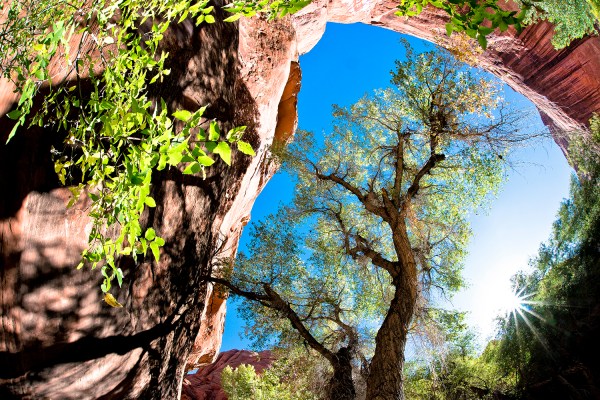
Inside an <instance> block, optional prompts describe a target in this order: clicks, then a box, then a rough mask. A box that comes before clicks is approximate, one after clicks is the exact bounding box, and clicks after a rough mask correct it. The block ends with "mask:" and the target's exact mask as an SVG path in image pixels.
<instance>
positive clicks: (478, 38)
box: [477, 35, 487, 50]
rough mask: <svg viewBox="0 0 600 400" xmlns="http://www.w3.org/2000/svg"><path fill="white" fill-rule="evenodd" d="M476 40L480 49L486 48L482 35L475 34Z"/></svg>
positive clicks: (485, 41)
mask: <svg viewBox="0 0 600 400" xmlns="http://www.w3.org/2000/svg"><path fill="white" fill-rule="evenodd" d="M477 41H478V42H479V45H480V46H481V48H482V49H484V50H485V49H487V39H486V38H485V36H484V35H477Z"/></svg>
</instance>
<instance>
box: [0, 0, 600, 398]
mask: <svg viewBox="0 0 600 400" xmlns="http://www.w3.org/2000/svg"><path fill="white" fill-rule="evenodd" d="M393 12H394V4H393V3H392V2H390V1H361V0H355V1H353V0H343V1H340V0H333V1H328V0H317V1H315V2H313V3H312V4H311V5H309V6H308V7H307V8H306V9H304V10H302V11H301V12H299V13H298V14H297V15H295V16H293V17H286V18H284V19H282V20H278V21H274V22H266V21H263V20H260V19H258V18H253V19H250V20H241V21H240V22H239V23H233V24H231V23H230V24H226V23H220V22H218V23H216V24H213V25H210V26H204V25H203V26H202V27H199V28H194V27H193V26H192V25H191V23H190V22H189V21H185V22H184V23H182V24H180V25H178V26H176V27H172V28H171V30H170V31H169V35H171V36H170V39H171V40H170V41H169V43H170V46H171V47H170V48H169V51H170V55H171V65H170V68H171V70H172V71H171V75H170V76H169V79H168V80H166V81H165V83H164V84H163V86H162V88H161V89H160V94H161V95H162V96H163V97H165V98H166V99H167V100H168V102H169V104H170V105H171V106H172V107H181V106H184V107H186V108H187V109H190V110H193V109H196V108H198V107H200V106H201V105H204V104H210V107H209V108H208V109H207V116H208V117H209V118H215V119H217V120H218V121H219V122H220V123H221V124H222V125H223V126H224V127H230V126H234V125H248V127H249V129H248V136H247V137H246V140H249V141H250V142H251V144H252V145H253V147H254V148H255V149H257V155H256V157H254V158H251V159H250V158H248V157H245V156H243V155H241V154H234V157H233V160H232V167H227V166H225V165H223V163H217V164H215V165H214V166H213V167H211V168H210V170H209V171H210V172H209V174H208V176H207V178H206V179H204V180H203V179H202V178H201V177H196V176H185V175H182V174H181V172H180V171H178V170H175V169H171V170H169V171H166V172H162V173H159V174H157V175H156V177H154V188H155V189H154V193H153V197H154V198H155V199H156V201H157V207H156V208H155V209H153V210H152V212H151V213H150V214H148V215H147V216H145V218H146V222H148V223H150V224H152V226H154V227H155V228H156V229H157V232H158V234H159V235H161V236H162V237H163V238H165V240H166V245H165V247H164V248H163V249H162V251H161V257H160V261H159V262H154V261H153V260H151V258H150V257H148V258H146V259H144V260H142V262H139V263H138V265H135V263H134V262H133V260H131V259H127V258H124V259H122V260H120V266H121V268H122V269H123V270H124V271H125V285H124V287H123V288H122V289H121V290H120V291H119V292H118V294H117V299H118V300H119V301H120V302H121V303H123V304H124V306H125V307H124V308H123V309H113V308H111V307H108V306H107V305H106V304H104V303H103V302H102V301H101V296H100V295H101V293H100V290H99V283H100V277H99V274H98V273H97V272H96V271H87V270H82V271H77V270H75V269H74V265H76V264H77V262H78V255H79V253H80V251H81V250H82V249H83V248H84V246H85V243H86V239H87V232H88V231H89V228H90V226H89V220H88V218H87V217H86V204H85V202H81V203H79V204H77V205H76V206H75V207H73V208H70V209H67V208H66V203H67V202H68V199H69V192H68V190H66V189H64V188H61V187H60V186H59V184H58V182H57V179H56V177H55V175H54V171H53V166H52V160H51V157H50V147H51V146H52V145H53V144H54V143H56V142H57V141H58V140H60V132H58V133H57V132H50V131H45V130H44V129H42V128H32V129H29V130H27V131H23V132H20V133H19V134H18V135H17V136H16V137H15V138H14V139H13V140H12V141H11V142H10V143H9V144H8V145H6V146H5V145H1V146H0V188H2V189H1V192H2V193H3V195H2V198H1V199H0V254H1V256H0V263H1V264H0V285H1V297H0V310H1V318H2V320H1V328H0V398H2V399H5V398H6V399H9V398H42V399H43V398H49V399H71V398H72V399H75V398H77V399H85V398H104V399H109V398H115V399H117V398H118V399H132V398H144V399H146V398H147V399H175V398H179V397H180V396H181V383H182V379H183V377H184V372H185V370H186V369H191V368H193V367H196V366H198V365H202V364H205V363H208V362H211V361H212V360H214V358H215V357H216V355H217V353H218V349H219V346H220V338H221V335H222V332H223V321H224V314H225V308H226V301H225V299H224V298H223V296H222V295H220V294H218V293H214V292H213V290H212V287H210V285H207V284H206V283H205V282H203V281H202V279H201V277H202V276H203V275H205V274H206V273H208V272H209V271H210V270H211V269H212V268H213V260H214V259H216V258H220V257H227V256H229V255H232V254H235V252H236V249H237V242H238V239H239V236H240V235H241V232H242V229H243V227H244V225H245V224H246V223H247V222H248V220H249V218H250V210H251V207H252V204H253V202H254V200H255V198H256V196H257V195H258V193H259V192H260V190H261V189H262V188H263V187H264V185H265V184H266V183H267V181H268V179H269V178H270V177H271V175H272V174H273V173H274V171H275V168H276V166H275V165H274V164H273V162H272V161H271V159H270V153H269V148H270V146H271V145H272V144H273V142H274V141H279V142H281V143H284V142H285V141H287V140H288V138H289V137H290V135H291V134H292V133H293V131H294V129H295V126H296V108H295V106H296V95H297V92H298V90H299V87H300V76H301V74H300V68H299V64H298V57H299V55H300V54H303V53H305V52H308V51H309V50H310V49H311V48H312V47H313V46H314V45H315V44H316V43H317V42H318V40H319V39H320V37H321V35H322V34H323V32H324V29H325V25H326V22H327V21H334V22H343V23H350V22H363V23H368V24H373V25H377V26H381V27H383V28H386V29H393V30H395V31H398V32H403V33H408V34H411V35H414V36H418V37H421V38H424V39H427V40H434V38H441V39H439V40H441V42H442V44H445V45H449V42H447V41H446V39H444V38H443V32H444V23H445V19H444V15H443V14H441V13H439V12H436V11H425V12H424V13H423V14H422V15H420V16H418V17H414V18H411V19H405V18H399V17H396V16H394V15H393ZM218 17H219V16H218ZM551 34H552V28H551V26H550V25H549V24H546V23H542V24H538V25H535V26H532V27H529V28H527V29H526V30H524V31H523V32H522V33H521V34H516V33H515V32H510V31H509V32H505V33H503V34H498V35H494V36H493V37H492V38H491V39H490V41H489V48H488V50H487V51H486V52H485V53H483V54H482V55H481V56H480V57H479V61H480V64H481V65H482V67H483V68H485V69H486V70H488V71H490V72H492V73H493V74H495V75H497V76H499V77H500V78H501V79H503V80H504V81H505V82H507V83H508V84H509V85H511V86H512V87H513V88H514V89H515V90H517V91H519V92H521V93H523V94H524V95H526V96H527V97H528V98H529V99H531V100H532V101H533V102H534V104H535V105H536V106H537V107H538V109H539V110H540V111H541V112H542V113H543V115H544V120H545V121H546V122H547V124H549V125H551V126H552V127H553V128H554V129H563V130H578V129H581V127H582V126H583V125H584V124H585V123H586V122H587V121H588V119H589V117H590V116H591V115H592V113H593V112H598V111H600V40H599V39H598V37H593V38H585V39H582V40H579V41H577V42H575V43H573V45H572V46H570V47H569V48H567V49H565V50H561V51H555V50H554V49H553V48H552V46H551V44H550V37H551ZM340 40H343V38H340ZM72 47H73V48H75V47H76V46H72ZM65 79H68V76H67V77H65ZM14 101H15V96H14V95H13V94H12V91H11V87H10V85H8V84H7V83H6V82H3V83H1V84H0V113H2V114H3V113H5V112H6V111H8V110H10V109H11V108H12V107H13V106H14V104H13V103H14ZM11 127H12V126H11V122H10V121H9V120H8V119H7V118H6V117H2V119H1V120H0V140H1V141H2V142H4V141H5V140H6V135H7V133H8V132H9V131H10V129H11ZM562 144H563V145H564V144H565V143H562Z"/></svg>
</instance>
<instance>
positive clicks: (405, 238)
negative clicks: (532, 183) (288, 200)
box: [234, 46, 531, 400]
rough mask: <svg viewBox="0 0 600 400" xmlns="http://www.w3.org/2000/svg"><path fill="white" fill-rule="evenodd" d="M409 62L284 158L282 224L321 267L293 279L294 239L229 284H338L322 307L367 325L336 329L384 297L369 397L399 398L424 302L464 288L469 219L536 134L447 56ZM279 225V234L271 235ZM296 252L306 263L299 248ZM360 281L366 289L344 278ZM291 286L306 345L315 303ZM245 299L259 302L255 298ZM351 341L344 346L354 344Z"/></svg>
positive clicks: (301, 137)
mask: <svg viewBox="0 0 600 400" xmlns="http://www.w3.org/2000/svg"><path fill="white" fill-rule="evenodd" d="M406 57H407V59H406V61H403V62H398V63H397V66H396V70H395V72H393V79H392V81H393V83H394V84H395V87H394V88H393V89H388V90H381V91H378V92H376V93H375V95H374V96H371V97H365V98H363V99H361V100H360V101H359V102H357V103H356V104H354V105H353V106H351V107H349V108H340V107H335V111H334V116H335V117H336V123H335V127H334V130H333V132H332V133H331V134H330V135H329V136H328V137H327V138H326V140H325V142H324V144H323V146H319V145H317V144H316V143H315V141H314V140H313V137H312V135H311V134H310V133H308V132H299V133H298V134H297V136H296V139H295V142H294V143H293V144H292V145H291V146H290V147H289V149H287V150H286V151H285V152H284V154H283V155H282V159H283V160H284V165H285V166H286V167H287V168H288V170H289V171H290V172H291V173H292V174H294V175H295V176H296V178H297V185H296V196H295V198H294V202H293V205H292V206H291V207H290V208H289V209H288V210H287V211H286V213H287V215H288V217H287V218H288V220H290V221H291V222H290V223H292V222H293V223H295V224H300V225H302V226H304V228H303V230H304V234H305V236H306V238H307V239H306V242H307V243H308V244H310V246H309V248H310V252H309V254H310V256H311V257H316V258H317V259H319V263H316V264H313V265H314V266H313V267H310V268H304V269H303V274H307V275H306V276H305V275H302V274H296V273H295V271H296V270H295V269H294V268H291V267H290V266H289V263H290V262H292V261H291V258H290V257H289V256H288V255H289V253H286V251H287V249H288V248H289V247H292V246H293V245H292V244H291V243H290V244H289V245H276V246H271V248H270V249H268V251H267V252H266V253H263V252H256V251H255V249H254V248H251V252H250V256H249V257H247V258H246V257H242V261H241V262H240V263H239V270H238V271H234V276H235V275H236V274H238V273H241V274H244V273H245V272H246V271H248V265H252V264H253V263H258V264H257V265H260V267H257V266H256V265H255V266H254V269H253V270H252V273H253V274H257V275H254V277H253V280H254V282H255V283H259V282H260V283H261V284H262V285H263V288H262V289H260V290H258V291H259V292H260V295H261V296H263V297H264V296H268V295H269V291H271V290H277V289H276V288H275V287H274V286H273V285H271V283H269V282H270V281H269V279H270V277H272V276H273V274H276V275H278V276H279V277H280V278H279V279H280V280H282V281H283V280H286V279H289V280H290V283H289V284H288V287H291V288H292V290H294V288H296V290H298V291H299V292H302V291H303V288H304V286H302V284H300V283H299V282H312V283H311V286H312V287H314V288H318V289H319V290H323V291H325V292H329V290H330V288H329V287H328V286H329V285H332V284H333V285H334V287H337V286H336V285H338V284H340V282H342V283H341V285H343V286H342V288H341V289H342V290H339V291H337V292H335V289H334V292H335V293H336V295H335V296H334V298H335V299H336V302H337V304H338V306H339V308H338V309H336V307H330V308H323V309H322V312H323V315H324V316H326V319H327V318H329V319H331V320H333V321H334V322H336V323H337V325H338V326H339V327H340V328H343V325H348V326H354V329H357V328H358V327H361V326H365V325H369V324H364V323H363V324H361V321H360V320H356V321H354V323H355V325H352V323H351V321H348V320H343V319H342V318H338V319H339V320H340V321H335V318H336V314H335V313H336V311H337V310H339V309H343V308H348V309H350V310H352V309H353V306H352V305H353V304H354V305H356V304H360V302H356V301H346V300H345V299H344V297H343V296H344V295H346V294H347V293H349V292H352V291H353V290H359V291H362V293H369V294H370V295H371V296H372V295H373V294H374V293H377V295H376V297H377V298H379V299H381V301H380V302H383V303H384V304H385V307H374V308H373V310H372V311H379V312H381V309H382V308H384V310H383V312H382V313H381V314H380V317H381V318H382V322H381V319H380V321H379V322H380V323H381V325H380V326H379V329H378V331H377V334H376V336H375V340H374V344H375V346H374V352H373V354H372V357H371V359H370V362H369V364H368V377H367V398H368V399H372V400H375V399H402V398H403V390H402V387H403V382H402V380H403V377H402V368H403V365H404V348H405V345H406V340H407V335H408V331H409V328H410V324H411V321H412V320H413V316H414V315H415V312H416V311H417V308H418V304H419V303H418V299H423V300H424V301H426V300H427V299H428V298H429V296H430V288H432V287H435V288H438V289H441V290H442V291H445V292H451V291H452V290H455V289H457V288H458V287H459V286H460V285H461V284H462V280H461V278H460V269H461V265H462V259H463V257H464V255H465V248H466V244H467V240H468V237H469V233H470V231H469V227H468V223H467V216H468V214H469V212H470V211H472V210H474V209H476V208H478V207H480V206H481V205H482V204H483V203H484V202H485V200H486V198H487V197H488V194H490V193H493V192H494V191H495V190H496V189H497V188H498V186H499V184H500V182H501V180H502V165H503V162H504V160H505V158H506V155H507V150H508V148H509V147H510V146H511V145H514V144H516V143H519V142H521V141H524V140H526V139H529V138H530V137H531V135H527V134H524V133H522V132H521V130H520V128H519V126H521V123H522V122H523V114H522V113H518V112H515V111H509V110H507V107H506V106H505V105H504V104H503V103H502V102H501V101H500V98H499V96H498V90H497V88H495V87H494V86H493V84H491V83H490V82H488V81H486V80H485V79H483V78H481V77H479V76H478V75H477V73H475V72H472V71H466V70H465V69H464V68H463V66H462V65H461V64H460V63H459V62H458V61H456V60H454V59H453V58H452V57H451V56H450V55H448V54H447V53H445V52H441V51H436V52H426V53H423V54H419V55H417V54H414V53H413V52H412V50H411V49H410V48H409V47H408V46H407V54H406ZM268 224H269V223H266V224H262V225H261V228H260V229H259V230H257V231H256V232H255V234H254V235H255V237H257V238H260V239H259V240H263V241H264V242H265V243H269V241H271V240H272V239H269V238H272V237H273V236H269V235H266V236H261V232H259V231H260V230H264V229H265V228H264V227H265V226H268ZM282 225H283V224H281V223H279V224H278V225H277V226H273V227H272V228H271V230H272V231H273V232H272V233H274V234H275V235H277V228H279V227H281V226H282ZM279 235H280V237H281V235H282V234H279ZM275 237H277V236H275ZM291 242H294V240H293V239H292V240H291ZM265 248H266V247H265ZM286 254H288V255H286ZM298 254H299V258H300V259H301V258H302V251H300V253H298ZM309 261H310V260H309ZM332 261H334V264H329V263H331V262H332ZM331 265H336V266H338V272H337V276H338V277H339V278H337V279H339V281H336V278H335V275H330V274H329V273H324V272H323V271H324V269H323V268H325V269H326V268H330V267H331ZM357 277H359V278H360V279H359V280H363V281H362V282H357V283H355V284H353V285H351V284H348V283H347V282H346V280H348V279H350V280H356V279H357ZM365 277H368V278H367V279H365ZM245 279H246V278H245ZM246 280H247V279H246ZM378 281H379V282H381V286H383V287H382V289H381V290H379V289H378V283H377V282H378ZM255 289H259V288H258V287H256V286H255ZM287 290H288V289H285V290H282V291H281V292H278V295H279V296H280V297H281V300H282V301H283V302H284V303H285V304H287V307H288V308H289V309H292V310H294V309H295V310H301V309H303V308H306V309H307V310H308V312H307V313H305V314H304V315H305V317H303V318H300V320H299V321H296V322H294V321H293V320H292V318H290V313H289V312H287V311H286V312H283V313H281V311H282V310H281V308H280V309H278V310H279V312H280V315H281V316H283V317H286V318H288V319H289V321H290V322H292V326H293V327H294V329H296V330H297V331H298V332H300V334H301V336H302V337H303V338H304V339H305V340H306V336H305V335H304V334H303V330H304V329H306V328H307V326H310V323H312V318H313V315H314V314H313V313H314V311H313V310H314V309H315V303H314V300H315V296H312V295H311V296H305V297H304V298H302V296H300V299H299V298H298V297H290V298H289V300H288V299H286V298H285V296H286V295H288V292H287ZM238 294H241V295H242V296H245V297H246V298H250V299H252V297H255V298H254V299H253V300H258V301H260V300H262V299H260V298H257V296H256V294H257V293H254V294H253V295H252V296H248V294H247V293H246V294H243V293H238ZM292 298H293V299H294V300H291V299H292ZM359 298H362V299H364V297H359ZM265 305H267V306H268V307H269V305H268V304H265ZM270 307H271V308H273V307H272V306H270ZM257 315H258V314H256V313H254V314H252V315H251V316H252V317H253V318H257ZM263 315H264V314H263ZM340 315H342V314H340ZM344 317H346V318H347V315H346V316H344ZM255 322H257V321H256V320H255ZM340 322H342V323H340ZM264 324H265V323H264V321H263V322H262V325H264ZM307 324H309V325H307ZM258 325H261V321H260V318H258ZM350 336H351V335H347V336H346V337H345V338H344V340H346V341H347V343H350V342H349V340H350ZM324 337H327V338H328V337H329V336H328V335H325V336H324ZM317 341H318V340H317ZM309 344H310V343H309ZM338 346H339V345H338ZM340 348H341V347H340ZM321 354H323V353H321ZM323 355H324V354H323ZM324 356H325V355H324ZM326 358H327V356H326Z"/></svg>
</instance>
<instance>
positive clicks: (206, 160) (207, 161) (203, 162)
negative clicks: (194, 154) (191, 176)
mask: <svg viewBox="0 0 600 400" xmlns="http://www.w3.org/2000/svg"><path fill="white" fill-rule="evenodd" d="M198 162H199V163H200V165H203V166H205V167H210V166H211V165H213V164H214V163H215V160H213V159H212V158H210V157H209V156H200V157H198Z"/></svg>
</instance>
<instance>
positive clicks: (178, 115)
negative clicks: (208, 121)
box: [173, 110, 192, 122]
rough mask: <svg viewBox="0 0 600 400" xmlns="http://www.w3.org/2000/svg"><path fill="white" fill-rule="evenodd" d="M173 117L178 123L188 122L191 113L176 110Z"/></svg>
mask: <svg viewBox="0 0 600 400" xmlns="http://www.w3.org/2000/svg"><path fill="white" fill-rule="evenodd" d="M173 117H174V118H176V119H178V120H180V121H183V122H188V121H189V120H190V118H192V113H191V112H189V111H188V110H177V111H175V112H174V113H173Z"/></svg>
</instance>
